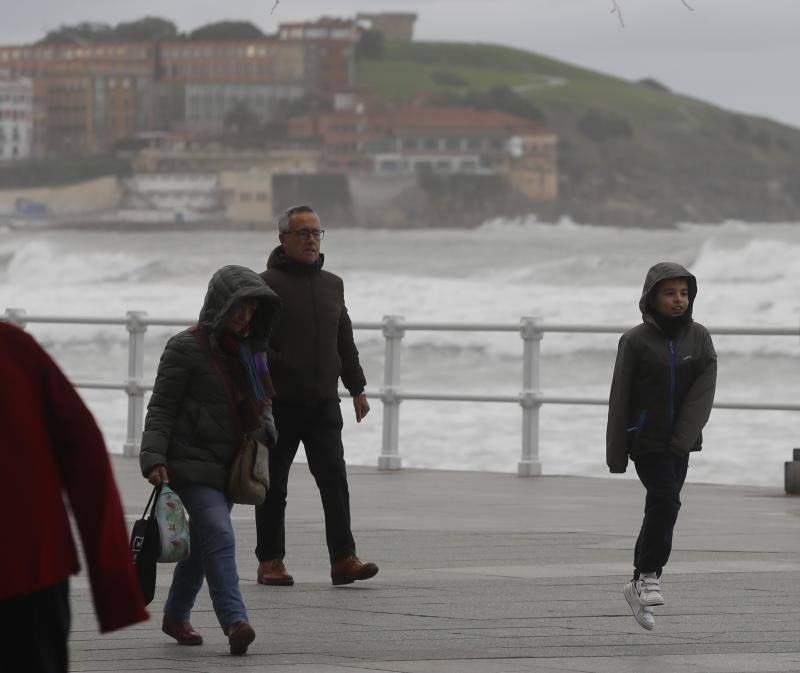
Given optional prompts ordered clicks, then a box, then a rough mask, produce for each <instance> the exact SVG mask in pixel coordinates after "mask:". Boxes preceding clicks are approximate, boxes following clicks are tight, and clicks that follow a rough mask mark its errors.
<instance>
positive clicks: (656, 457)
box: [633, 451, 689, 579]
mask: <svg viewBox="0 0 800 673" xmlns="http://www.w3.org/2000/svg"><path fill="white" fill-rule="evenodd" d="M634 464H635V465H636V473H637V474H638V475H639V480H640V481H641V482H642V484H643V485H644V487H645V488H646V489H647V497H646V498H645V505H644V520H643V521H642V528H641V530H640V531H639V538H638V539H637V540H636V549H635V550H634V555H633V567H634V573H633V575H634V579H638V578H639V574H640V573H650V572H654V573H656V575H657V576H659V577H660V576H661V571H662V569H663V568H664V566H665V565H666V564H667V560H668V559H669V555H670V552H672V531H673V529H674V528H675V522H676V521H677V520H678V512H679V511H680V508H681V498H680V494H681V488H683V482H684V481H685V480H686V471H687V469H688V467H689V455H688V454H687V455H684V456H679V455H678V454H676V453H672V452H671V451H662V452H657V453H648V454H645V455H643V456H639V457H638V458H636V459H635V460H634Z"/></svg>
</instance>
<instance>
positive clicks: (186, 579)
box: [164, 484, 248, 629]
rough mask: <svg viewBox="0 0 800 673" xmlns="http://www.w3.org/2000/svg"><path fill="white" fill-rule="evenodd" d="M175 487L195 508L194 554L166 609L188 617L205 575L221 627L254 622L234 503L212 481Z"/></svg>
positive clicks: (181, 567)
mask: <svg viewBox="0 0 800 673" xmlns="http://www.w3.org/2000/svg"><path fill="white" fill-rule="evenodd" d="M175 491H176V492H177V493H178V495H179V496H180V498H181V500H182V501H183V506H184V507H185V508H186V511H187V512H188V513H189V530H190V545H191V554H190V556H189V558H188V559H186V560H185V561H181V562H180V563H178V564H177V565H176V566H175V573H174V574H173V576H172V586H171V587H170V589H169V596H167V602H166V603H165V605H164V614H165V615H166V616H167V617H169V618H170V619H174V620H177V621H180V622H188V621H189V616H190V615H191V612H192V608H193V607H194V601H195V598H197V594H198V592H199V591H200V589H201V588H202V586H203V578H204V577H205V579H206V581H207V582H208V591H209V593H210V594H211V603H212V604H213V606H214V612H215V613H216V615H217V619H218V620H219V624H220V626H221V627H222V628H223V629H227V628H228V627H229V626H230V625H231V624H233V623H234V622H238V621H245V622H246V621H248V619H247V610H246V609H245V607H244V602H243V601H242V595H241V593H240V592H239V574H238V572H237V571H236V545H235V540H234V535H233V524H232V523H231V507H232V505H231V503H230V502H228V501H227V499H226V498H225V494H224V493H222V491H218V490H216V489H214V488H211V487H209V486H200V485H196V484H186V485H183V486H181V487H180V488H176V489H175Z"/></svg>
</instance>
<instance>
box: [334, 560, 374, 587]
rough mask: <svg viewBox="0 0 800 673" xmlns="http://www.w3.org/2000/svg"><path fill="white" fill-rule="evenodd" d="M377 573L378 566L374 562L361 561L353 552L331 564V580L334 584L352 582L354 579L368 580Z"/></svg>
mask: <svg viewBox="0 0 800 673" xmlns="http://www.w3.org/2000/svg"><path fill="white" fill-rule="evenodd" d="M377 574H378V566H376V565H375V564H374V563H362V562H361V560H359V558H358V556H356V555H355V554H353V555H352V556H347V557H346V558H343V559H342V560H341V561H337V562H336V563H334V564H333V565H332V566H331V582H332V583H333V584H334V586H335V585H339V584H352V583H353V582H355V581H356V580H368V579H369V578H370V577H375V575H377Z"/></svg>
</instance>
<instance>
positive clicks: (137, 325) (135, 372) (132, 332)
mask: <svg viewBox="0 0 800 673" xmlns="http://www.w3.org/2000/svg"><path fill="white" fill-rule="evenodd" d="M146 318H147V311H128V313H127V314H126V316H125V320H126V323H125V327H126V328H127V329H128V335H129V336H128V378H127V379H126V380H125V392H126V393H127V394H128V435H127V438H126V439H125V444H124V445H123V447H122V453H123V455H125V456H138V455H139V447H140V445H141V441H142V426H143V421H144V389H143V388H142V375H143V374H144V333H145V332H146V331H147V324H146V323H145V322H144V321H145V319H146Z"/></svg>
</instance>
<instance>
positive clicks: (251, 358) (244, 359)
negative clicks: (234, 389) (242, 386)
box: [239, 341, 268, 402]
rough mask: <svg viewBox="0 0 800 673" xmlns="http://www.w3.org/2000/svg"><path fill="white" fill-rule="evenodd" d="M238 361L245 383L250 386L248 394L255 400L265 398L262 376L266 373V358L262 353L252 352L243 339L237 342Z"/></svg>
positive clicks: (258, 400) (265, 392)
mask: <svg viewBox="0 0 800 673" xmlns="http://www.w3.org/2000/svg"><path fill="white" fill-rule="evenodd" d="M239 362H241V363H242V367H243V368H244V373H245V377H246V378H247V385H248V387H249V388H250V395H251V396H252V397H253V399H254V400H255V401H257V402H260V401H261V400H264V399H266V398H267V391H266V390H264V384H263V383H262V378H261V377H262V376H263V375H264V374H266V373H267V371H268V370H267V358H266V356H265V355H264V353H253V352H251V351H250V349H249V348H248V347H247V344H245V343H244V341H240V342H239Z"/></svg>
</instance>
